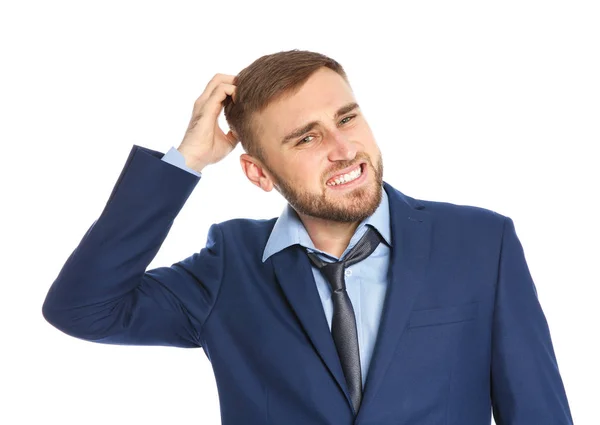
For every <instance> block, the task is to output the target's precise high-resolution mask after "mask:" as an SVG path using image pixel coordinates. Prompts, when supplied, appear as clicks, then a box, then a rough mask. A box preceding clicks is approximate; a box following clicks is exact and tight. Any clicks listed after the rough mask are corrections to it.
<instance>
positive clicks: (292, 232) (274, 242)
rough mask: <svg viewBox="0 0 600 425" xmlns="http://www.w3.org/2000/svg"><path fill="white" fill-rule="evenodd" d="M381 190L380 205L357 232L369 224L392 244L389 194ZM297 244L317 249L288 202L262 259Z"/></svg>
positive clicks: (361, 224) (276, 223)
mask: <svg viewBox="0 0 600 425" xmlns="http://www.w3.org/2000/svg"><path fill="white" fill-rule="evenodd" d="M381 192H382V195H381V202H380V203H379V206H378V207H377V209H376V210H375V212H374V213H373V214H372V215H370V216H369V217H367V218H365V219H364V220H363V221H362V222H361V223H360V224H359V225H358V227H357V229H356V232H355V234H356V233H357V232H358V231H360V229H361V228H362V227H364V226H366V225H367V224H369V225H371V226H372V227H374V228H375V229H376V230H377V231H378V232H379V234H380V235H381V236H382V237H383V239H384V240H385V241H386V242H387V244H388V245H389V246H392V240H391V231H390V207H389V200H388V195H387V193H386V191H385V189H383V187H382V188H381ZM295 244H299V245H301V246H303V247H305V248H310V249H312V250H317V249H316V248H315V246H314V244H313V242H312V240H311V239H310V236H309V235H308V232H307V231H306V228H305V227H304V225H303V224H302V221H301V220H300V217H298V214H297V213H296V211H295V210H294V209H293V208H292V207H291V206H290V204H287V205H286V206H285V208H284V209H283V212H282V213H281V215H280V216H279V218H278V219H277V221H276V222H275V226H273V230H272V231H271V234H270V235H269V239H268V240H267V244H266V245H265V250H264V252H263V258H262V261H263V262H265V261H267V259H268V258H269V257H270V256H271V255H273V254H276V253H278V252H279V251H281V250H283V249H285V248H287V247H289V246H292V245H295Z"/></svg>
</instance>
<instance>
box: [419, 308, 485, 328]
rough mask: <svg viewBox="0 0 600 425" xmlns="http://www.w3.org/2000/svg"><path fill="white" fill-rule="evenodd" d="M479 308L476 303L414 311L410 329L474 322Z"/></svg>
mask: <svg viewBox="0 0 600 425" xmlns="http://www.w3.org/2000/svg"><path fill="white" fill-rule="evenodd" d="M478 306H479V303H478V302H474V303H469V304H461V305H457V306H451V307H441V308H432V309H427V310H414V311H413V312H412V313H411V315H410V319H409V322H408V327H409V328H416V327H420V326H432V325H444V324H447V323H457V322H464V321H467V320H473V319H475V317H476V316H477V307H478Z"/></svg>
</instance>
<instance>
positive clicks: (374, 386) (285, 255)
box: [271, 182, 431, 419]
mask: <svg viewBox="0 0 600 425" xmlns="http://www.w3.org/2000/svg"><path fill="white" fill-rule="evenodd" d="M384 190H386V192H387V194H388V198H389V207H390V225H391V234H392V250H391V258H390V271H389V284H388V289H387V293H386V298H385V301H384V305H383V311H382V315H381V323H380V325H379V331H378V336H377V341H376V343H375V348H374V352H373V357H372V359H371V364H370V366H369V372H368V375H367V381H366V383H365V392H364V394H363V399H362V403H361V407H360V409H359V416H360V412H363V411H364V410H365V409H366V408H368V405H369V404H370V403H372V402H373V399H374V397H375V394H376V393H377V390H378V388H379V387H380V385H381V382H382V379H383V377H384V375H385V372H386V370H387V368H388V366H389V364H390V361H391V360H392V357H393V354H394V351H395V348H396V346H397V345H398V341H399V340H400V336H401V335H402V333H403V332H404V328H405V326H406V323H407V321H408V318H409V314H410V311H411V309H412V305H413V302H414V300H415V297H416V295H417V293H418V290H419V285H420V283H421V281H422V279H423V277H424V273H425V267H426V265H427V261H428V259H429V250H430V236H431V221H430V216H429V213H428V212H426V211H422V208H423V206H422V205H421V204H419V203H418V202H417V201H415V200H412V199H409V198H407V197H405V195H403V194H402V193H401V192H399V191H397V190H396V189H394V188H393V187H391V186H390V185H389V184H387V183H385V182H384ZM271 260H272V262H273V267H274V271H275V275H276V277H277V280H278V282H279V284H280V286H281V288H282V290H283V292H284V294H285V296H286V297H287V300H288V302H289V303H290V305H291V308H292V310H293V311H294V313H295V314H296V316H297V317H298V320H299V321H300V323H301V325H302V327H303V328H304V331H305V332H306V334H307V336H308V338H309V339H310V341H311V342H312V344H313V346H314V347H315V350H316V351H317V353H318V354H319V356H320V357H321V359H322V360H323V362H324V363H325V365H326V366H327V368H328V369H329V371H330V372H331V374H332V376H333V377H334V379H335V380H336V382H337V384H338V386H339V388H340V390H341V391H342V392H343V393H344V395H345V396H346V400H347V402H348V405H349V406H350V408H352V400H351V399H350V394H349V392H348V387H347V384H346V379H345V377H344V373H343V371H342V366H341V363H340V360H339V357H338V354H337V351H336V348H335V344H334V342H333V338H332V336H331V332H330V330H329V326H328V324H327V318H326V317H325V312H324V311H323V305H322V303H321V299H320V297H319V293H318V291H317V287H316V283H315V280H314V276H313V273H312V268H311V265H310V260H309V259H308V257H307V255H306V253H305V252H304V250H303V249H302V247H300V246H298V245H293V246H291V247H289V248H287V249H284V250H282V251H279V252H278V253H276V254H273V256H272V257H271ZM357 419H358V418H357Z"/></svg>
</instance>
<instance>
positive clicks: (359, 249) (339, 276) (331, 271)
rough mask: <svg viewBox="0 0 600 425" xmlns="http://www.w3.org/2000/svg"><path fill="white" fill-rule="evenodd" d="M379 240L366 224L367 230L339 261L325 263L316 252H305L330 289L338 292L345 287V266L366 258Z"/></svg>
mask: <svg viewBox="0 0 600 425" xmlns="http://www.w3.org/2000/svg"><path fill="white" fill-rule="evenodd" d="M380 242H381V237H380V235H379V233H378V232H377V231H376V230H375V229H373V228H372V227H370V226H367V231H366V232H365V234H364V235H363V236H362V237H361V238H360V240H359V241H358V242H357V243H356V245H355V246H354V247H353V248H352V249H351V250H350V251H348V253H347V254H346V256H345V257H344V258H343V259H342V260H340V261H336V262H333V263H327V262H325V261H322V260H321V259H320V258H319V257H318V256H317V255H316V254H313V253H311V252H307V255H308V258H309V259H310V260H311V261H312V263H313V264H314V265H315V266H316V267H317V268H319V270H320V271H321V273H323V275H325V277H326V279H327V281H328V282H329V284H330V286H331V289H332V291H334V292H339V291H341V290H345V289H346V285H345V282H344V270H345V268H346V267H348V266H351V265H352V264H355V263H358V262H359V261H362V260H364V259H365V258H367V257H368V256H369V255H371V254H372V253H373V251H375V249H377V246H378V245H379V243H380Z"/></svg>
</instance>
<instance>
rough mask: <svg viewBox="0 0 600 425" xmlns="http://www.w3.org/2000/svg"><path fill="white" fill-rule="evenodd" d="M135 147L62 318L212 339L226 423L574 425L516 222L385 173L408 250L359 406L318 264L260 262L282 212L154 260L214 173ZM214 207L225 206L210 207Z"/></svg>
mask: <svg viewBox="0 0 600 425" xmlns="http://www.w3.org/2000/svg"><path fill="white" fill-rule="evenodd" d="M162 156H163V153H161V152H157V151H154V150H151V149H147V148H143V147H140V146H137V145H133V148H132V150H131V152H130V155H129V157H128V159H127V162H126V164H125V167H124V169H123V171H122V173H121V174H120V176H119V178H118V181H117V182H116V184H115V187H114V189H113V191H112V193H111V195H110V197H109V199H108V202H107V203H106V206H105V208H104V210H103V211H102V213H101V215H100V216H99V218H98V219H97V220H96V221H95V222H94V223H93V224H92V226H91V227H90V228H89V229H88V231H87V232H86V233H85V235H84V236H83V239H82V240H81V242H80V243H79V245H78V246H77V247H76V248H75V250H74V251H73V252H72V254H71V255H70V256H69V258H68V260H67V261H66V263H65V264H64V266H63V268H62V269H61V271H60V273H59V275H58V277H57V278H56V280H55V281H54V283H53V284H52V286H51V288H50V290H49V292H48V294H47V297H46V299H45V302H44V305H43V314H44V317H45V318H46V320H47V321H48V322H50V323H51V324H52V325H53V326H55V327H56V328H58V329H60V330H61V331H63V332H65V333H67V334H69V335H72V336H74V337H78V338H82V339H85V340H89V341H95V342H101V343H110V344H137V345H167V346H178V347H202V348H203V350H204V352H205V353H206V356H207V357H208V358H209V360H210V361H211V364H212V367H213V370H214V373H215V378H216V381H217V386H218V391H219V400H220V409H221V418H222V423H223V424H224V425H241V424H244V425H254V424H256V425H259V424H260V425H265V424H273V425H307V424H311V425H346V424H347V425H350V424H357V425H397V424H406V425H421V424H422V425H489V424H490V422H491V415H492V413H493V415H494V417H495V421H496V422H497V424H499V425H550V424H553V425H559V424H560V425H563V424H564V425H566V424H571V423H572V419H571V414H570V412H569V406H568V402H567V397H566V394H565V390H564V387H563V383H562V379H561V377H560V374H559V370H558V366H557V361H556V358H555V354H554V350H553V347H552V342H551V337H550V333H549V328H548V325H547V321H546V319H545V316H544V314H543V312H542V308H541V306H540V304H539V302H538V298H537V293H536V289H535V285H534V282H533V281H532V278H531V275H530V272H529V270H528V266H527V264H526V261H525V256H524V253H523V249H522V246H521V243H520V242H519V239H518V237H517V235H516V232H515V227H514V224H513V221H512V220H511V219H510V218H508V217H505V216H502V215H500V214H498V213H496V212H493V211H490V210H486V209H483V208H477V207H471V206H459V205H454V204H450V203H443V202H431V201H420V200H417V199H414V198H411V197H410V196H407V195H404V194H403V193H401V192H399V191H398V190H396V189H394V188H393V187H392V186H390V185H389V184H388V183H384V190H386V191H387V193H388V195H389V201H390V212H391V214H390V215H391V230H392V244H393V251H392V254H391V255H392V257H391V260H390V261H391V265H390V269H389V279H390V280H389V287H388V292H387V294H386V300H385V304H384V307H383V313H382V319H381V325H380V328H379V333H378V338H377V342H376V345H375V351H374V354H373V358H372V362H371V364H370V369H369V371H368V377H367V382H366V385H365V391H364V396H363V401H362V404H361V407H360V409H359V411H358V413H357V414H355V412H354V411H353V409H352V403H351V400H350V397H349V394H348V390H347V387H346V383H345V380H344V375H343V373H342V368H341V365H340V362H339V359H338V357H337V353H336V350H335V346H334V343H333V340H332V337H331V333H330V331H329V328H328V325H327V322H326V319H325V314H324V312H323V307H322V305H321V301H320V299H319V295H318V293H317V289H316V286H315V282H314V277H313V274H312V271H311V265H310V262H309V260H308V258H307V256H306V255H305V253H304V252H303V250H302V249H300V248H299V247H298V246H297V245H295V246H292V247H290V248H287V249H285V250H283V251H281V252H279V253H277V254H275V255H273V256H272V257H271V258H269V259H268V260H267V261H266V262H264V263H263V262H262V261H261V256H262V253H263V250H264V247H265V244H266V241H267V238H268V236H269V233H270V232H271V229H272V228H273V225H274V224H275V221H276V218H273V219H269V220H249V219H235V220H229V221H226V222H222V223H219V224H213V225H212V226H211V227H210V229H209V232H208V240H207V243H206V246H205V247H204V248H203V249H201V250H200V251H199V252H197V253H194V254H193V255H191V256H190V257H188V258H186V259H184V260H181V261H179V262H177V263H175V264H173V265H172V266H170V267H159V268H155V269H151V270H146V269H147V266H148V264H149V263H150V262H151V261H152V260H153V258H154V256H155V255H156V253H157V252H158V250H159V248H160V246H161V244H162V243H163V241H164V239H165V237H166V236H167V234H168V232H169V229H170V228H171V225H172V224H173V220H174V219H175V218H176V217H177V214H178V213H179V211H180V210H181V208H182V207H183V205H184V204H185V202H186V200H187V199H188V197H189V195H190V194H191V193H192V191H193V189H194V187H195V186H196V184H197V183H198V181H199V178H198V177H196V176H194V175H193V174H191V173H188V172H186V171H184V170H182V169H179V168H177V167H174V166H173V165H171V164H168V163H166V162H164V161H161V160H160V158H162ZM207 208H210V205H207Z"/></svg>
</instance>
